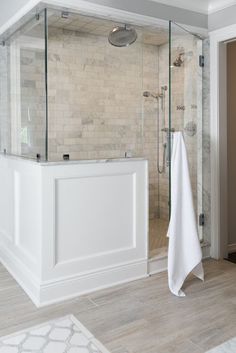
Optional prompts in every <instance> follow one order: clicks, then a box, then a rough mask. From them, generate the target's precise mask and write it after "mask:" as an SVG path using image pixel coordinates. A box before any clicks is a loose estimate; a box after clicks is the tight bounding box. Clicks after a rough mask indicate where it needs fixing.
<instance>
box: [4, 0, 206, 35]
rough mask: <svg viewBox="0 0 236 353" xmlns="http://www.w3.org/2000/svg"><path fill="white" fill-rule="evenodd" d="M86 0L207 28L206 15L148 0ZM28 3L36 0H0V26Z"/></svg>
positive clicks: (65, 1) (65, 0) (64, 2)
mask: <svg viewBox="0 0 236 353" xmlns="http://www.w3.org/2000/svg"><path fill="white" fill-rule="evenodd" d="M38 2H40V1H38ZM45 2H46V1H45ZM87 2H90V3H95V4H98V5H103V6H108V7H112V8H116V9H119V10H125V11H128V12H133V13H137V14H140V15H145V16H151V17H156V18H159V19H163V20H173V21H175V22H178V23H181V24H186V25H192V26H196V27H202V28H207V25H208V16H207V15H204V14H201V13H196V12H193V11H189V10H184V9H180V8H177V7H173V6H167V5H164V4H159V3H156V2H153V1H150V0H87ZM28 3H34V4H35V5H36V3H37V0H1V3H0V27H1V26H2V25H4V24H5V23H6V22H7V21H8V20H9V19H10V18H11V17H12V16H14V15H15V14H16V12H17V11H19V10H20V9H21V8H22V7H23V6H24V5H26V4H28ZM66 3H67V0H64V1H63V4H65V6H66Z"/></svg>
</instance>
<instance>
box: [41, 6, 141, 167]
mask: <svg viewBox="0 0 236 353" xmlns="http://www.w3.org/2000/svg"><path fill="white" fill-rule="evenodd" d="M118 25H119V26H124V25H123V24H119V23H115V22H112V21H108V20H105V19H99V18H93V17H88V16H82V15H79V14H73V13H69V14H68V13H63V12H58V11H49V13H48V92H49V105H48V108H49V110H48V112H49V116H48V117H49V160H53V161H55V160H62V159H63V154H69V156H70V159H75V160H80V159H85V160H86V159H107V158H124V157H125V156H129V157H137V156H140V155H141V153H142V126H143V125H142V80H143V65H142V60H143V57H142V55H143V47H142V31H141V30H140V29H139V28H136V31H137V34H138V39H137V41H136V42H135V43H133V44H132V45H130V46H128V47H122V48H119V47H115V46H112V45H111V44H110V43H109V42H108V35H109V33H110V31H111V30H112V29H113V28H114V27H116V26H118Z"/></svg>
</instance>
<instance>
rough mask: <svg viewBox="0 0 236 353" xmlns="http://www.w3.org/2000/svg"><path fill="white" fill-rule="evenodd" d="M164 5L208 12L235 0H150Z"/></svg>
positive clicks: (227, 5)
mask: <svg viewBox="0 0 236 353" xmlns="http://www.w3.org/2000/svg"><path fill="white" fill-rule="evenodd" d="M151 1H155V2H159V3H162V4H165V5H170V6H175V7H180V8H183V9H186V10H192V11H196V12H200V13H205V14H210V13H213V12H216V11H219V10H222V9H224V8H226V7H229V6H232V5H235V4H236V0H151Z"/></svg>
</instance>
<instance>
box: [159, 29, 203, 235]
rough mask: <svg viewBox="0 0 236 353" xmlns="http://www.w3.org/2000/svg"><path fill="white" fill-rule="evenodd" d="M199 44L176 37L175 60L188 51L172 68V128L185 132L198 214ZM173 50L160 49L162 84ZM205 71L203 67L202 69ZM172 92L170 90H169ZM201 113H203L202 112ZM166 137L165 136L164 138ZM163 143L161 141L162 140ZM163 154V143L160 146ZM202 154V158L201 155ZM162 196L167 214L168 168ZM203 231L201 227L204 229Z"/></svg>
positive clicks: (199, 140)
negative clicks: (192, 127)
mask: <svg viewBox="0 0 236 353" xmlns="http://www.w3.org/2000/svg"><path fill="white" fill-rule="evenodd" d="M197 50H198V46H197V43H196V40H195V39H194V37H192V36H190V35H187V36H186V35H176V36H172V50H171V56H172V61H173V62H174V61H175V59H176V58H178V56H179V54H180V53H184V55H183V56H182V59H183V60H184V63H183V65H182V66H180V67H176V66H174V65H173V63H172V68H171V97H172V98H171V101H172V103H171V110H172V114H171V127H172V128H174V129H175V130H176V131H183V133H184V137H185V142H186V147H187V153H188V161H189V167H190V168H189V169H190V177H191V182H192V190H193V198H194V203H195V209H196V214H197V213H199V210H201V209H202V194H201V186H202V184H201V186H199V180H200V181H201V178H202V171H201V165H202V161H201V153H202V150H201V148H202V146H201V143H202V141H201V136H202V120H201V116H200V118H199V112H200V113H201V102H200V101H199V97H200V96H201V89H202V87H201V78H200V77H199V66H198V52H197ZM168 52H169V45H168V44H164V45H162V46H160V48H159V72H160V75H159V79H160V86H161V85H166V84H167V85H168V90H169V89H170V87H169V82H168V81H169V77H168V66H169V61H168V59H167V60H166V55H167V53H168ZM200 70H201V69H200ZM168 93H169V92H168ZM168 106H169V102H168V99H167V100H166V102H165V119H164V122H163V124H162V125H163V126H164V125H165V126H166V127H168V125H169V122H168V119H169V111H168ZM200 115H201V114H200ZM188 124H196V127H197V133H196V134H195V135H194V136H189V135H188V134H187V133H186V132H185V128H186V127H187V126H188ZM164 138H165V137H164ZM160 142H161V141H160ZM160 150H161V153H162V151H163V146H162V145H160ZM199 156H200V157H199ZM160 179H161V180H160V185H161V189H160V197H161V200H162V201H161V202H162V203H161V206H162V213H165V212H166V211H165V210H166V207H165V205H166V204H168V189H169V188H168V186H169V185H168V184H169V178H168V168H166V172H165V173H163V174H162V175H161V176H160ZM200 230H201V229H200Z"/></svg>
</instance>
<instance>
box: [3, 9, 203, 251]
mask: <svg viewBox="0 0 236 353" xmlns="http://www.w3.org/2000/svg"><path fill="white" fill-rule="evenodd" d="M117 25H122V23H120V22H116V21H111V20H107V19H103V18H96V17H91V16H85V15H81V14H77V13H67V12H64V11H61V10H55V9H44V10H43V11H42V12H40V13H38V14H37V15H36V16H35V15H34V16H32V18H31V19H30V20H29V21H27V22H26V23H24V24H22V25H21V26H19V28H17V29H16V30H15V31H11V33H8V34H4V35H3V36H2V38H1V40H0V42H1V45H0V152H1V153H4V154H6V155H14V156H20V157H24V158H29V159H36V160H38V161H46V162H47V161H48V162H50V161H61V160H63V159H68V158H70V159H73V160H88V159H119V158H130V157H133V158H136V157H138V158H140V157H141V158H145V159H148V161H149V247H150V256H151V257H156V256H165V255H166V248H167V245H168V240H167V238H166V233H167V228H168V222H169V216H170V208H171V143H172V135H173V132H174V131H182V132H183V134H184V138H185V142H186V146H187V152H188V160H189V165H190V172H191V182H192V190H193V196H194V204H195V209H196V218H197V219H198V218H200V220H201V222H200V223H199V236H200V239H201V240H202V224H203V220H204V218H203V216H202V214H203V213H204V212H203V205H202V66H203V64H204V63H203V53H202V39H201V38H200V37H199V36H197V35H194V34H191V33H190V32H188V31H186V30H185V29H183V28H182V27H181V26H179V25H177V24H175V23H173V22H170V23H169V26H168V22H166V26H163V27H155V28H154V27H148V26H144V27H142V26H135V29H136V31H137V34H138V40H137V41H136V42H135V43H134V44H132V45H131V46H129V47H127V48H115V47H113V46H111V45H110V44H109V43H108V40H107V35H108V33H109V31H110V30H111V29H112V28H114V27H115V26H117Z"/></svg>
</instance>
